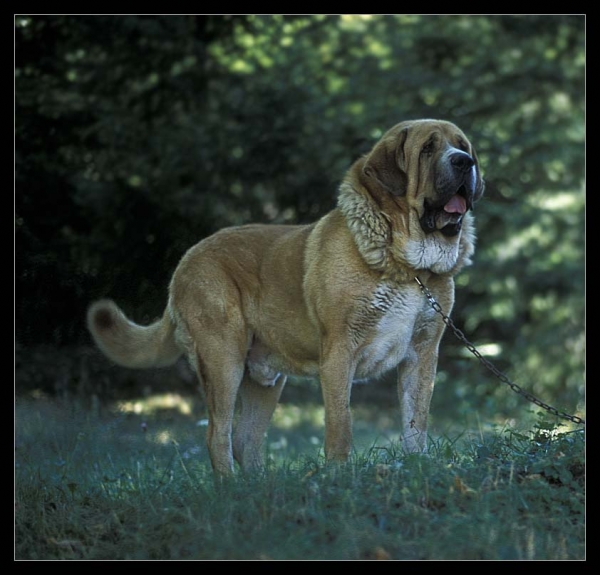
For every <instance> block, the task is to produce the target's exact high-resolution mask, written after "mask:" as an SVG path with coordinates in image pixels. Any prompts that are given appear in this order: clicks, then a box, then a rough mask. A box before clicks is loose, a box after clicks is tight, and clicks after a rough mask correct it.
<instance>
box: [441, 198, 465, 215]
mask: <svg viewBox="0 0 600 575" xmlns="http://www.w3.org/2000/svg"><path fill="white" fill-rule="evenodd" d="M444 211H445V212H448V213H449V214H464V213H466V212H467V201H466V200H465V199H464V198H463V197H462V196H460V195H458V194H454V195H453V196H452V197H451V198H450V201H449V202H448V203H447V204H446V205H445V206H444Z"/></svg>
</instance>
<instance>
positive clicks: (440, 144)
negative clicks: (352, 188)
mask: <svg viewBox="0 0 600 575" xmlns="http://www.w3.org/2000/svg"><path fill="white" fill-rule="evenodd" d="M363 174H364V175H365V176H366V181H365V183H366V185H367V186H368V188H369V190H370V191H375V192H376V191H377V189H378V188H379V191H380V192H383V193H386V194H390V195H391V196H395V197H398V198H399V197H402V198H404V199H405V200H406V202H407V203H408V206H409V207H410V208H412V209H413V210H416V211H417V213H418V219H419V222H420V225H421V228H422V230H423V231H424V232H425V233H426V234H430V233H434V232H440V233H441V234H443V235H444V236H447V237H452V236H456V235H457V234H458V233H459V232H460V230H461V227H462V222H463V219H464V216H465V214H466V213H467V212H468V211H469V210H470V209H472V208H473V205H474V203H475V202H476V201H477V200H479V199H480V198H481V196H482V195H483V190H484V182H483V179H482V177H481V172H480V169H479V162H478V160H477V154H476V152H475V149H474V147H473V146H472V145H471V143H470V142H469V140H468V139H467V137H466V136H465V135H464V133H463V132H462V131H461V130H460V129H459V128H458V127H456V126H455V125H454V124H452V123H450V122H445V121H439V120H416V121H408V122H402V123H400V124H397V125H396V126H394V127H393V128H392V129H391V130H389V131H388V132H387V133H386V134H384V136H383V137H382V138H381V140H380V141H379V142H378V143H377V144H376V145H375V147H374V148H373V150H372V151H371V153H370V154H369V155H368V156H367V158H366V159H365V161H364V164H363Z"/></svg>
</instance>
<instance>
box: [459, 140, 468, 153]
mask: <svg viewBox="0 0 600 575" xmlns="http://www.w3.org/2000/svg"><path fill="white" fill-rule="evenodd" d="M458 149H459V150H462V151H463V152H467V154H468V153H469V144H467V142H465V141H464V140H463V139H459V140H458Z"/></svg>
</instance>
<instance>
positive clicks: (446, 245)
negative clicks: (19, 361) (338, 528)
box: [88, 120, 483, 475]
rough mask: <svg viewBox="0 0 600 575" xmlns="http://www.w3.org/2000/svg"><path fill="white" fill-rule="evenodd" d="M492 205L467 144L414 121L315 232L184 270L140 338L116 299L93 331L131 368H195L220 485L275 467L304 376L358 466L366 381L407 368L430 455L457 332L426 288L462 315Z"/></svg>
mask: <svg viewBox="0 0 600 575" xmlns="http://www.w3.org/2000/svg"><path fill="white" fill-rule="evenodd" d="M482 193H483V180H482V178H481V174H480V171H479V165H478V161H477V156H476V154H475V150H474V149H473V146H472V145H471V144H470V143H469V140H468V139H467V137H466V136H465V135H464V134H463V132H462V131H461V130H459V129H458V128H457V127H456V126H455V125H453V124H451V123H449V122H444V121H437V120H417V121H409V122H403V123H400V124H398V125H396V126H394V127H393V128H392V129H391V130H389V131H388V132H387V133H386V134H384V136H383V137H382V139H381V140H380V141H379V142H378V143H377V144H376V145H375V147H374V148H373V150H372V151H371V152H370V153H369V154H367V155H366V156H364V157H362V158H360V159H359V160H358V161H356V163H355V164H354V165H353V166H352V167H351V168H350V170H349V171H348V173H347V174H346V176H345V178H344V180H343V182H342V184H341V186H340V190H339V200H338V206H337V208H336V209H334V210H333V211H332V212H330V213H329V214H327V215H326V216H324V217H323V218H322V219H320V220H319V221H317V222H316V223H314V224H311V225H302V226H285V225H247V226H242V227H234V228H228V229H224V230H221V231H219V232H218V233H216V234H214V235H213V236H211V237H209V238H206V239H204V240H202V241H201V242H200V243H199V244H197V245H196V246H194V247H193V248H191V249H190V250H189V251H188V252H187V253H186V254H185V255H184V256H183V258H182V260H181V262H180V264H179V265H178V267H177V269H176V270H175V273H174V275H173V278H172V281H171V284H170V289H169V300H168V303H167V307H166V310H165V312H164V315H163V317H162V319H160V320H159V321H157V322H156V323H154V324H152V325H149V326H147V327H143V326H139V325H136V324H135V323H133V322H131V321H129V320H128V319H127V318H126V317H125V316H124V315H123V313H122V312H121V311H120V309H119V308H118V307H117V306H116V305H115V304H114V303H113V302H111V301H109V300H103V301H99V302H96V303H94V304H93V305H92V306H91V307H90V309H89V312H88V326H89V329H90V331H91V333H92V335H93V337H94V339H95V341H96V343H97V344H98V346H99V347H100V349H101V350H102V351H103V352H104V353H105V354H106V355H107V356H108V357H109V358H110V359H111V360H113V361H114V362H116V363H118V364H120V365H123V366H128V367H139V368H148V367H155V366H166V365H169V364H172V363H174V362H175V361H176V360H177V359H178V358H179V357H180V356H181V355H182V354H185V355H186V356H187V358H188V360H189V362H190V363H191V365H192V366H193V368H194V369H195V371H196V373H197V375H198V378H199V380H200V382H201V386H202V388H203V390H204V393H205V396H206V402H207V406H208V412H209V425H208V437H207V441H208V449H209V453H210V458H211V461H212V465H213V468H214V470H215V471H216V472H217V473H218V474H223V475H226V474H229V473H231V472H232V470H233V465H234V459H235V460H237V461H238V462H239V463H240V464H241V466H242V467H243V468H244V469H251V468H254V467H256V466H259V465H260V464H261V459H262V457H261V444H262V442H263V438H264V435H265V432H266V430H267V427H268V425H269V421H270V419H271V416H272V414H273V410H274V409H275V406H276V404H277V402H278V400H279V397H280V394H281V391H282V389H283V386H284V384H285V381H286V376H287V375H292V374H295V375H302V376H315V377H319V378H320V381H321V386H322V390H323V399H324V403H325V454H326V457H327V459H329V460H336V461H344V460H346V459H347V457H348V455H349V453H350V449H351V444H352V421H351V414H350V390H351V387H352V382H353V380H357V379H363V378H371V377H376V376H379V375H380V374H382V373H384V372H385V371H387V370H389V369H392V368H395V367H397V371H398V394H399V398H400V403H401V412H402V419H403V424H402V425H403V427H402V429H403V446H404V449H405V450H406V451H407V452H415V451H417V452H420V451H424V450H425V449H426V439H427V437H426V432H427V416H428V411H429V404H430V400H431V394H432V391H433V384H434V378H435V372H436V368H437V359H438V345H439V342H440V338H441V336H442V333H443V331H444V323H443V322H442V320H441V318H440V317H439V316H438V315H437V314H436V313H435V312H434V311H433V310H432V308H431V306H430V305H429V303H428V302H427V300H426V298H425V297H424V296H423V294H422V293H421V292H420V288H419V286H418V285H417V283H416V282H415V279H414V278H415V276H418V277H419V278H420V279H421V280H422V281H423V283H424V284H425V285H426V286H427V287H428V288H429V290H430V291H431V292H432V293H433V295H434V296H435V298H436V299H437V300H438V302H439V303H440V304H441V306H442V307H443V308H444V310H445V311H446V312H447V313H449V312H450V310H451V309H452V305H453V303H454V280H453V276H454V275H455V274H456V273H457V272H458V271H459V270H460V269H461V268H462V267H463V266H465V265H467V264H469V263H470V259H469V258H470V256H471V255H472V254H473V249H474V229H473V221H472V216H471V213H470V210H471V208H472V207H473V204H474V203H475V202H476V201H477V200H478V199H479V198H480V197H481V195H482ZM238 399H239V403H240V413H239V417H238V419H237V422H236V426H235V432H234V433H233V434H232V428H233V421H234V407H235V405H236V401H237V400H238ZM232 435H233V437H232Z"/></svg>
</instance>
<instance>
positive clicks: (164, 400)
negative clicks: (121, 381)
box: [117, 393, 192, 415]
mask: <svg viewBox="0 0 600 575" xmlns="http://www.w3.org/2000/svg"><path fill="white" fill-rule="evenodd" d="M117 409H118V410H119V411H122V412H123V413H136V414H138V415H139V414H144V415H153V414H154V413H156V412H157V411H159V410H165V409H174V410H176V411H178V412H179V413H180V414H182V415H191V413H192V399H191V398H189V397H183V396H181V395H179V394H178V393H163V394H159V395H151V396H149V397H146V398H137V399H134V400H125V401H119V402H117Z"/></svg>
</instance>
